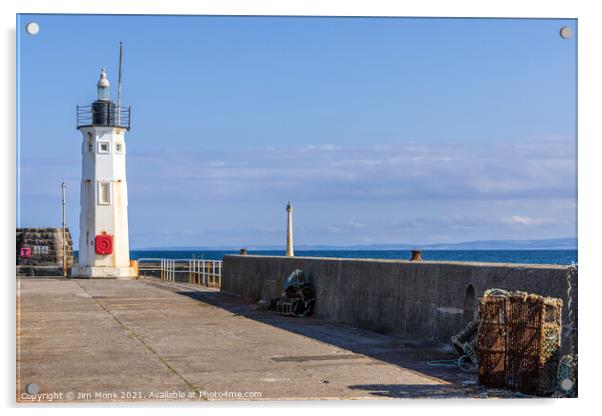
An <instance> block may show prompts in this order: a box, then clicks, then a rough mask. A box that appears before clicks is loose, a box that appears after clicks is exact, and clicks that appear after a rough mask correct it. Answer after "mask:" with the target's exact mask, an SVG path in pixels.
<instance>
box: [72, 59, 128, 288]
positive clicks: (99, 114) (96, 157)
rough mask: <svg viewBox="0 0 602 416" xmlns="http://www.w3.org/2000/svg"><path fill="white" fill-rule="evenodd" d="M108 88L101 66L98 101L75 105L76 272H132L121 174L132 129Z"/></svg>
mask: <svg viewBox="0 0 602 416" xmlns="http://www.w3.org/2000/svg"><path fill="white" fill-rule="evenodd" d="M109 89H110V84H109V80H108V79H107V74H106V72H105V69H104V68H102V70H101V73H100V79H99V80H98V98H97V100H96V101H94V102H93V103H92V105H89V106H78V107H77V128H78V129H79V131H80V132H81V133H82V182H81V199H80V203H81V212H80V219H79V230H80V235H79V262H78V266H77V267H76V268H75V269H74V270H73V273H72V274H73V275H74V276H80V277H95V278H103V277H104V278H118V277H134V276H135V275H136V269H135V268H134V267H131V265H130V246H129V237H128V198H127V182H126V175H125V156H126V143H125V132H126V131H128V130H129V129H130V108H127V109H122V108H121V107H119V106H115V104H114V103H113V101H111V98H110V93H109ZM120 98H121V97H120ZM118 103H119V104H120V99H119V100H118Z"/></svg>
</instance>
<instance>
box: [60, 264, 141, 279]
mask: <svg viewBox="0 0 602 416" xmlns="http://www.w3.org/2000/svg"><path fill="white" fill-rule="evenodd" d="M71 276H72V277H83V278H88V279H120V278H121V279H123V278H136V277H138V269H137V268H136V267H108V266H75V267H73V268H72V269H71Z"/></svg>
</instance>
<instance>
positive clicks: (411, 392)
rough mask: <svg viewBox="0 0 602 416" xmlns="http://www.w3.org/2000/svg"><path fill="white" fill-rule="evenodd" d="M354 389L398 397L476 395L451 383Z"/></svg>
mask: <svg viewBox="0 0 602 416" xmlns="http://www.w3.org/2000/svg"><path fill="white" fill-rule="evenodd" d="M349 388H350V389H352V390H362V391H366V392H368V394H370V395H371V396H375V397H390V398H396V399H403V398H416V397H428V398H429V399H438V398H442V399H443V398H446V399H449V398H466V397H467V396H469V395H470V396H472V397H474V391H473V390H470V389H465V388H461V387H458V386H455V385H450V384H356V385H352V386H349Z"/></svg>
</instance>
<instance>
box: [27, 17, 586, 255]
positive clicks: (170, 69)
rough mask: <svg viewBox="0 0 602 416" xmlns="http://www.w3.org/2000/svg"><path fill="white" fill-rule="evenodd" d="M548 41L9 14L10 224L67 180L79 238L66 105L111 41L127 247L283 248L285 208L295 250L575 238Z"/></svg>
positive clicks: (572, 104) (47, 210) (552, 28)
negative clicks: (13, 143)
mask: <svg viewBox="0 0 602 416" xmlns="http://www.w3.org/2000/svg"><path fill="white" fill-rule="evenodd" d="M32 20H35V21H36V22H38V23H39V24H40V32H39V34H38V35H36V36H30V35H27V34H26V33H25V31H24V26H25V24H26V23H27V22H29V21H32ZM562 26H570V27H572V28H573V32H574V33H576V31H577V27H576V21H574V20H531V19H529V20H511V19H412V18H293V17H280V18H278V17H192V16H179V17H176V16H169V17H167V16H163V17H158V16H155V17H149V16H76V15H72V16H69V15H39V16H36V15H21V17H20V21H19V22H18V31H19V49H18V55H19V56H18V58H19V64H20V66H19V98H20V108H19V110H20V111H19V115H20V120H19V123H20V124H19V126H20V137H19V139H20V142H19V152H20V154H19V155H18V157H19V169H20V171H19V173H20V194H19V200H18V202H19V211H18V216H19V218H18V225H20V226H57V225H59V224H60V183H61V182H62V181H65V182H66V183H67V186H68V223H69V224H70V225H71V229H72V232H73V234H74V236H75V237H77V235H78V230H77V227H78V217H79V181H80V175H81V160H80V140H81V136H80V133H79V132H78V131H77V130H76V129H75V105H76V104H88V103H90V102H91V101H93V100H94V99H95V94H96V88H95V86H96V82H97V79H98V74H99V70H100V67H101V66H105V67H106V68H107V73H108V77H109V79H110V81H111V82H112V86H116V84H117V64H118V47H119V41H120V40H121V41H124V43H125V54H124V87H123V96H124V104H131V105H132V130H131V131H130V132H129V133H128V134H127V136H126V140H127V142H128V166H127V169H128V171H127V174H128V186H129V203H130V205H129V218H130V241H131V245H132V247H133V248H137V247H149V246H184V245H203V246H208V245H236V246H246V245H256V244H280V243H282V244H284V241H285V239H284V237H285V235H284V233H285V219H286V216H285V214H286V213H285V205H286V202H287V201H289V200H290V201H292V202H293V204H294V206H295V241H296V243H297V244H337V245H345V244H372V243H437V242H445V243H447V242H459V241H467V240H477V239H487V240H490V239H534V238H555V237H575V236H576V203H577V201H576V128H575V124H576V101H575V99H576V84H575V82H576V52H577V51H576V36H573V37H572V38H571V39H568V40H567V39H562V38H561V37H560V36H559V33H558V32H559V29H560V27H562ZM112 93H113V97H114V99H116V88H113V89H112Z"/></svg>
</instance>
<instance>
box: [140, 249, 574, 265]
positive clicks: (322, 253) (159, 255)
mask: <svg viewBox="0 0 602 416" xmlns="http://www.w3.org/2000/svg"><path fill="white" fill-rule="evenodd" d="M238 253H239V252H238V250H233V251H220V250H189V251H186V250H156V251H153V250H132V251H131V252H130V258H131V259H132V260H139V259H141V258H144V259H203V260H222V258H223V257H224V255H226V254H238ZM248 254H249V255H253V254H255V255H261V256H283V255H284V254H285V252H284V250H282V251H280V250H257V251H254V250H249V251H248ZM295 256H297V257H338V258H346V259H348V258H358V259H388V260H409V259H410V257H411V252H410V251H409V250H295ZM422 259H423V260H426V261H428V260H433V261H473V262H486V263H522V264H562V265H569V264H572V263H577V250H423V251H422Z"/></svg>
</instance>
